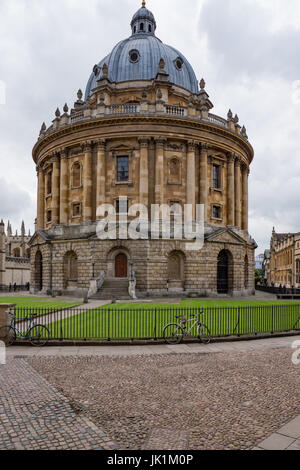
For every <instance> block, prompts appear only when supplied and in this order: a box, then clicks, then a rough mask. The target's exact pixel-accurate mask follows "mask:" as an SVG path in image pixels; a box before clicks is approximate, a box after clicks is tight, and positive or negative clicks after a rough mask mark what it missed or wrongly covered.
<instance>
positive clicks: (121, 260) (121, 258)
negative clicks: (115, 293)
mask: <svg viewBox="0 0 300 470" xmlns="http://www.w3.org/2000/svg"><path fill="white" fill-rule="evenodd" d="M115 277H117V278H126V277H128V260H127V256H126V255H125V254H124V253H119V254H118V255H117V256H116V258H115Z"/></svg>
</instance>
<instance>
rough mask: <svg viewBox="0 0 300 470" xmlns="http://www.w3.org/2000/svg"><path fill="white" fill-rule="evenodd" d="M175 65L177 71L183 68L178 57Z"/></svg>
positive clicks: (181, 61)
mask: <svg viewBox="0 0 300 470" xmlns="http://www.w3.org/2000/svg"><path fill="white" fill-rule="evenodd" d="M175 65H176V67H177V68H178V70H181V69H182V66H183V60H182V59H181V58H180V57H178V58H177V59H176V61H175Z"/></svg>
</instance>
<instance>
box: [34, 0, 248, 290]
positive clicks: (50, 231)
mask: <svg viewBox="0 0 300 470" xmlns="http://www.w3.org/2000/svg"><path fill="white" fill-rule="evenodd" d="M120 21H121V18H120ZM155 31H156V21H155V18H154V16H153V14H152V13H151V12H150V11H149V10H148V9H147V8H146V7H145V2H143V5H142V7H141V8H140V9H139V10H138V11H137V13H136V14H135V15H134V16H133V19H132V22H131V33H132V34H131V36H130V37H129V38H128V39H125V40H124V41H121V42H120V43H118V44H117V45H116V46H115V47H114V48H113V50H112V52H111V53H110V54H108V55H107V56H106V57H105V58H104V59H103V60H101V61H100V62H99V63H98V64H97V65H95V66H94V67H93V70H92V74H91V76H90V78H89V80H88V84H87V87H86V92H85V95H84V96H83V93H82V92H81V90H79V92H78V94H77V97H78V99H77V101H76V102H75V104H74V107H73V108H72V109H71V110H70V111H69V108H68V106H67V104H66V105H65V106H64V108H63V114H61V112H60V110H59V109H57V111H56V113H55V119H54V120H53V123H52V125H51V126H50V127H48V128H47V126H46V125H45V123H44V124H43V125H42V128H41V131H40V136H39V139H38V141H37V143H36V144H35V146H34V148H33V159H34V162H35V164H36V169H37V177H38V207H37V231H36V233H35V235H34V237H33V238H32V240H31V242H30V245H31V253H32V256H31V281H32V282H31V285H32V288H33V290H34V291H35V292H37V291H42V292H47V291H48V292H52V291H53V290H54V291H56V292H64V291H70V292H71V291H74V292H77V293H82V292H84V291H86V290H87V289H89V286H90V283H91V279H95V278H96V277H97V276H98V274H99V273H100V272H101V273H102V281H103V280H104V284H103V285H102V287H101V286H100V285H99V286H98V288H99V292H98V294H99V295H102V296H105V295H108V293H107V294H106V293H105V288H108V287H110V288H115V289H118V290H119V292H118V295H120V289H121V287H123V286H125V289H126V286H127V288H128V283H129V279H130V277H131V276H132V275H133V273H134V278H135V280H136V293H137V295H138V296H141V297H142V296H149V295H168V294H174V293H178V294H180V295H195V296H196V295H211V294H217V293H219V294H232V295H241V294H249V293H253V292H254V250H255V248H256V244H255V242H254V240H253V239H252V238H251V237H250V235H249V233H248V175H249V167H250V164H251V162H252V160H253V156H254V153H253V148H252V147H251V145H250V143H249V141H248V137H247V134H246V129H245V127H244V126H243V127H241V126H240V125H239V118H238V116H237V115H235V116H234V115H233V114H232V112H231V111H230V110H229V112H228V115H227V118H226V119H223V118H221V117H219V116H216V115H214V114H211V112H210V111H211V109H212V108H213V104H212V102H211V101H210V99H209V95H208V93H207V91H206V89H205V82H204V80H203V79H202V80H201V82H200V88H199V84H198V81H197V78H196V76H195V73H194V71H193V68H192V67H191V65H190V64H189V62H188V61H187V59H186V58H185V57H184V56H183V55H182V54H181V53H180V52H178V51H177V50H176V49H174V48H173V47H170V46H167V45H165V44H163V43H162V42H161V41H160V40H159V39H158V38H157V37H156V35H155ZM121 196H123V197H124V196H126V197H127V198H128V201H129V205H130V206H131V205H132V204H136V203H143V204H144V205H145V206H147V207H151V205H152V204H163V203H164V204H168V205H169V206H171V205H174V204H178V205H179V206H181V207H183V206H184V205H185V204H191V205H192V207H193V214H194V215H195V207H196V204H203V205H204V208H205V244H204V248H203V249H202V250H200V251H196V252H195V251H189V250H187V249H186V240H162V239H160V240H153V239H149V240H121V239H120V238H115V239H113V240H99V238H98V237H97V235H96V226H97V222H98V220H99V219H100V218H101V217H100V216H99V214H98V215H97V208H98V207H99V206H100V205H102V204H104V203H110V204H113V205H114V206H115V207H116V210H117V212H120V200H119V198H120V197H121ZM121 281H122V282H121Z"/></svg>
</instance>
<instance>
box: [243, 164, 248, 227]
mask: <svg viewBox="0 0 300 470" xmlns="http://www.w3.org/2000/svg"><path fill="white" fill-rule="evenodd" d="M248 176H249V168H248V167H247V165H243V168H242V188H243V190H242V192H243V198H242V229H243V230H248Z"/></svg>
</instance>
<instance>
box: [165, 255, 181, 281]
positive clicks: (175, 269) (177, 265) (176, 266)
mask: <svg viewBox="0 0 300 470" xmlns="http://www.w3.org/2000/svg"><path fill="white" fill-rule="evenodd" d="M168 278H169V281H182V280H183V255H182V253H180V252H177V251H173V252H172V253H170V255H169V258H168Z"/></svg>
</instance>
